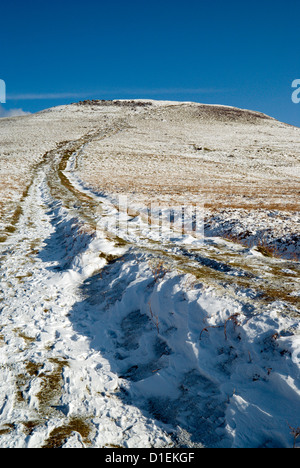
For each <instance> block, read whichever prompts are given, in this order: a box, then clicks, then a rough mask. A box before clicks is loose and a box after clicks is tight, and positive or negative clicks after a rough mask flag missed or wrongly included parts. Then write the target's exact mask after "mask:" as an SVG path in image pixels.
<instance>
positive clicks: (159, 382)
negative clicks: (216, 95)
mask: <svg viewBox="0 0 300 468" xmlns="http://www.w3.org/2000/svg"><path fill="white" fill-rule="evenodd" d="M201 109H202V110H201ZM186 114H188V115H189V118H188V117H187V116H185V119H183V115H186ZM195 114H196V116H195ZM166 117H167V118H168V119H171V120H170V121H167V128H166V126H165V127H164V124H165V123H166V122H164V120H167V119H166ZM197 119H198V120H197ZM156 120H157V123H156ZM173 124H174V127H173ZM189 125H190V130H189ZM226 127H228V128H226ZM172 128H173V130H172ZM180 128H181V132H182V133H181V134H179V133H180ZM233 129H234V132H236V133H235V135H236V136H234V132H233ZM139 132H140V133H139ZM197 132H198V133H197ZM299 132H300V130H299V129H294V128H292V127H288V126H285V125H284V124H281V123H278V122H276V121H274V120H272V119H269V118H267V117H266V116H264V115H261V114H257V113H252V112H249V111H240V110H237V109H232V108H221V107H214V106H205V108H203V107H202V106H199V105H196V104H192V103H185V104H179V103H162V102H158V103H157V102H153V101H152V102H151V103H149V104H147V103H146V102H144V101H138V102H134V103H132V102H129V103H128V102H126V101H125V102H118V103H103V102H101V103H98V102H96V103H85V104H80V105H78V104H74V105H72V106H67V107H61V108H56V109H51V110H49V111H47V112H43V113H40V114H37V115H35V116H26V117H22V118H20V119H12V120H10V119H9V120H7V119H5V120H2V121H0V135H2V137H1V138H3V139H2V140H1V142H3V144H1V145H0V148H1V152H2V154H4V153H5V154H4V156H5V157H4V158H2V159H1V161H0V177H3V180H5V179H7V176H6V175H5V174H6V173H5V171H6V170H7V171H8V173H9V174H10V175H11V176H14V177H15V178H16V180H19V181H20V184H13V185H12V186H11V187H10V188H7V187H6V186H4V185H2V191H3V197H4V196H5V197H6V199H9V200H10V204H9V206H8V207H7V205H3V213H4V216H3V217H2V219H1V221H2V238H1V243H0V266H1V278H0V308H1V314H0V381H1V386H0V446H1V447H27V448H30V447H34V448H37V447H61V446H63V447H67V448H68V447H148V448H150V447H172V446H173V447H174V446H177V447H178V446H180V447H186V446H189V447H203V446H204V447H290V446H292V445H293V443H294V440H293V435H292V434H291V432H292V428H295V429H296V428H297V427H298V426H299V424H300V422H299V419H300V381H299V369H300V362H299V359H300V338H299V271H300V265H299V262H297V261H296V256H297V255H298V254H299V250H297V249H299V247H298V246H299V244H298V242H299V238H298V237H297V232H298V231H297V230H298V229H299V227H298V224H297V223H298V222H299V212H297V210H296V208H295V203H296V202H297V197H296V196H295V197H294V198H293V200H292V201H291V197H292V190H291V189H290V187H292V185H294V186H295V187H296V186H297V183H298V179H297V177H298V175H297V172H296V169H295V171H294V174H293V176H292V177H291V175H290V173H291V172H292V171H290V169H292V168H297V164H298V163H299V147H297V141H299ZM183 133H185V137H183ZM267 133H269V134H268V135H267ZM200 134H202V137H201V138H203V139H204V138H206V140H205V142H204V143H205V145H206V144H207V145H208V144H209V145H211V144H212V141H215V145H216V146H215V147H214V148H211V149H214V151H210V152H209V151H205V150H200V149H199V148H198V146H200V144H203V141H204V140H202V139H201V141H200V139H198V138H200V137H199V135H200ZM270 134H271V135H270ZM176 135H177V137H178V138H177V139H176ZM191 135H194V137H193V139H192V140H191ZM245 135H246V136H245ZM249 135H250V136H251V138H254V135H256V136H257V141H258V142H260V138H263V140H264V144H266V143H265V142H266V141H268V145H269V148H273V150H271V149H270V151H268V158H269V159H268V160H267V159H266V154H265V153H264V154H263V156H262V157H260V156H259V157H258V156H257V159H258V163H257V164H258V165H259V167H257V168H256V169H255V166H253V165H252V162H249V171H250V172H251V177H254V172H253V171H254V170H256V172H255V174H257V175H258V174H259V173H260V171H261V170H262V168H264V173H263V174H262V177H263V179H264V180H268V181H269V182H268V183H270V186H271V181H272V180H273V183H274V184H275V182H274V181H278V180H279V172H278V171H279V170H278V171H277V169H276V167H277V166H278V165H279V164H281V162H282V161H283V159H282V158H283V155H285V159H284V161H285V163H286V169H287V170H286V172H284V171H282V174H286V176H284V175H283V176H282V177H283V178H284V177H285V179H284V180H285V184H286V187H287V191H286V192H285V193H284V192H282V194H281V197H280V200H281V204H282V202H284V201H285V197H286V200H287V202H288V203H289V207H287V208H288V209H284V207H283V206H280V211H279V210H278V207H277V208H276V209H275V208H274V206H273V207H271V206H269V207H267V206H263V205H261V206H260V205H258V206H259V207H260V209H259V210H258V211H254V207H253V206H248V207H247V203H246V204H244V205H243V204H242V206H240V201H239V200H240V199H239V197H240V195H241V193H240V191H239V190H241V188H239V190H237V191H235V192H234V194H233V195H234V196H233V198H232V200H233V201H234V203H233V205H234V206H233V207H230V200H229V198H228V196H227V195H226V196H225V198H224V199H223V200H221V206H219V207H218V210H215V211H213V212H211V211H210V210H208V209H205V216H206V218H205V220H204V221H205V223H204V227H205V233H206V237H205V238H204V239H203V238H201V235H199V236H196V235H191V234H192V233H186V234H184V235H182V233H178V232H177V231H176V230H175V231H174V232H173V231H172V232H171V233H170V232H169V230H166V229H165V226H164V225H163V226H161V227H160V226H159V225H158V226H157V225H155V223H152V222H151V223H149V213H147V209H146V208H145V205H147V206H148V204H149V201H152V200H155V201H156V202H157V201H159V202H162V201H163V202H164V203H166V202H168V201H171V203H172V204H173V206H177V207H178V206H180V203H183V202H186V203H187V204H191V203H192V202H193V203H199V204H201V202H200V201H199V200H198V199H197V196H198V195H197V193H198V192H197V190H200V189H201V190H202V191H203V187H200V188H199V187H197V190H196V189H195V190H193V186H194V185H193V184H194V183H195V180H196V179H193V174H194V172H195V173H196V175H197V174H198V176H199V174H200V172H201V171H200V172H197V171H199V169H196V168H195V167H196V166H193V164H192V163H191V162H190V163H189V164H188V163H187V162H186V161H187V160H189V161H192V162H194V161H195V160H196V161H198V159H199V158H202V159H201V160H202V164H203V167H204V166H205V167H206V168H207V170H208V168H209V171H210V174H213V173H214V171H215V175H216V179H217V180H219V181H221V179H222V170H221V169H220V170H219V171H218V170H217V166H218V164H221V163H222V164H223V160H224V158H226V157H228V155H227V151H229V150H228V148H229V146H230V145H233V146H235V147H236V148H237V154H238V156H237V157H238V160H239V163H238V164H236V166H234V167H232V166H231V172H232V177H233V180H239V177H240V175H241V168H242V167H243V168H244V169H243V170H245V171H246V170H247V167H248V166H247V164H248V163H247V152H246V150H245V145H246V143H245V142H244V140H245V139H247V138H248V140H249V139H250V136H249ZM262 135H263V136H262ZM185 138H186V139H185ZM234 138H235V140H234ZM160 139H161V141H159V140H160ZM297 139H298V140H297ZM233 140H234V141H233ZM248 140H247V141H248ZM4 142H5V144H4ZM31 142H32V147H31ZM185 144H186V150H184V149H183V146H184V145H185ZM191 144H195V145H196V147H195V148H194V147H193V149H192V150H191V148H190V145H191ZM247 144H248V143H247ZM258 144H261V143H258ZM151 145H152V146H151ZM272 145H273V146H272ZM274 145H278V148H280V149H278V153H276V151H274ZM239 146H240V147H241V151H240V153H238V148H239ZM203 147H204V146H203ZM205 147H206V146H205ZM215 148H218V150H217V151H216V150H215ZM31 149H32V152H31ZM133 149H134V151H133ZM199 152H200V154H201V157H200V156H199ZM150 153H151V154H152V155H153V158H154V159H153V158H152V159H151V158H150V156H149V155H150ZM171 153H172V157H171V156H170V155H171ZM208 153H209V155H208ZM147 155H148V156H147ZM297 158H298V159H297ZM197 164H200V163H199V161H198V162H197ZM282 164H283V163H282ZM174 165H175V167H174ZM176 165H177V166H176ZM189 167H192V170H191V171H190V172H189ZM222 167H223V168H224V165H223V166H222ZM5 168H6V169H5ZM157 168H161V172H160V171H158V169H157ZM142 170H145V174H144V179H142V178H141V177H142V175H141V171H142ZM178 170H179V172H180V181H179V182H178V183H177V181H176V177H175V175H176V171H178ZM164 171H165V172H164ZM154 174H155V175H156V178H155V180H153V176H154ZM177 174H178V172H177ZM189 174H190V176H189ZM287 174H289V175H287ZM226 177H229V173H228V175H226V173H224V180H226ZM151 178H152V180H153V186H152V187H150V185H149V184H150V181H151ZM168 180H169V185H168V186H167V185H166V181H168ZM30 181H31V183H30ZM184 183H186V191H184V190H181V191H178V186H179V185H182V184H184ZM280 183H281V182H280ZM176 184H177V185H176ZM289 184H290V185H289ZM213 185H214V184H211V186H210V188H209V190H208V191H207V194H208V196H209V197H211V200H213V199H214V193H215V192H214V190H216V194H217V193H221V192H220V191H219V192H218V190H219V188H218V190H217V189H216V188H215V187H213ZM215 185H218V184H215ZM241 186H242V185H241ZM133 187H134V190H135V191H136V193H135V195H134V196H133V191H134V190H133V189H132V188H133ZM259 187H261V188H262V187H263V183H262V184H261V185H260V184H258V185H257V190H258V189H259ZM280 187H281V185H280ZM282 187H283V185H282ZM25 189H26V190H25ZM119 193H123V194H124V193H127V194H128V196H129V195H130V196H129V198H128V200H129V202H130V203H129V204H130V206H129V210H128V212H126V211H120V210H119V207H118V204H117V196H118V194H119ZM276 193H277V195H278V192H276ZM277 195H276V196H277ZM253 196H254V195H253ZM185 197H186V198H185ZM259 197H260V195H259V196H257V198H256V199H255V200H256V201H255V203H258V202H259ZM146 199H147V203H145V200H146ZM158 199H159V200H158ZM219 201H220V200H218V202H219ZM248 202H249V200H248ZM252 205H253V204H252ZM215 208H217V207H215ZM285 208H286V207H285ZM145 210H146V211H145ZM289 210H292V211H289ZM264 230H265V231H266V235H268V236H269V242H270V243H272V242H273V241H274V239H275V241H276V242H277V245H279V247H280V246H281V247H282V248H279V247H278V250H277V252H276V255H274V251H271V250H270V249H269V250H268V249H267V246H266V244H260V245H257V244H258V237H260V238H261V236H259V233H260V231H264ZM247 232H248V234H247V235H243V234H245V233H247ZM221 235H226V236H225V238H224V237H221ZM230 236H231V238H229V237H230ZM289 236H290V238H289ZM291 236H293V237H291ZM233 240H234V241H235V242H233ZM279 240H280V241H279ZM236 241H238V242H236ZM250 241H252V242H253V245H252V244H251V245H249V244H250ZM247 242H248V245H247ZM291 256H292V257H293V258H292V259H291V258H289V257H291Z"/></svg>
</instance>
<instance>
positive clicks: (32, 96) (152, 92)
mask: <svg viewBox="0 0 300 468" xmlns="http://www.w3.org/2000/svg"><path fill="white" fill-rule="evenodd" d="M226 91H228V89H220V88H114V89H101V90H98V91H93V92H86V93H84V92H81V93H79V92H76V93H68V92H65V93H23V94H10V95H8V96H7V100H8V101H12V100H14V101H34V100H52V99H87V98H90V97H96V96H98V97H101V96H108V95H110V96H112V95H115V96H120V95H124V94H125V95H148V96H159V95H172V94H182V95H184V94H189V95H192V94H194V95H201V94H202V95H203V94H216V93H224V92H226Z"/></svg>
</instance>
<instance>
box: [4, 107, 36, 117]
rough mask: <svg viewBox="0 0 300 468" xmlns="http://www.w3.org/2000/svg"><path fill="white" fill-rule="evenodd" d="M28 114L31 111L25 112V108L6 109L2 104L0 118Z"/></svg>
mask: <svg viewBox="0 0 300 468" xmlns="http://www.w3.org/2000/svg"><path fill="white" fill-rule="evenodd" d="M28 114H30V112H25V111H23V109H4V107H2V106H0V119H3V118H5V117H20V116H22V115H28Z"/></svg>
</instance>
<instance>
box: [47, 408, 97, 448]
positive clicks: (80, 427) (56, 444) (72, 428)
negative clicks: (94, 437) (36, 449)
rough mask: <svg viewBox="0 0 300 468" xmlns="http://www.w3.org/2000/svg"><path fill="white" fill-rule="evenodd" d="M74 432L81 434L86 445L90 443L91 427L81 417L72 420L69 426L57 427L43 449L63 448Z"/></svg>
mask: <svg viewBox="0 0 300 468" xmlns="http://www.w3.org/2000/svg"><path fill="white" fill-rule="evenodd" d="M73 432H77V433H78V434H80V436H81V438H82V441H83V443H84V444H88V443H89V442H90V440H89V436H90V433H91V426H90V424H88V423H87V422H86V420H85V419H83V418H80V417H75V416H74V417H72V418H70V420H69V422H68V423H67V424H64V425H62V426H60V427H56V428H55V429H53V431H52V432H51V433H50V435H49V437H48V439H47V440H46V442H45V444H44V445H43V446H42V448H45V449H58V448H61V447H62V446H63V445H64V443H65V442H66V441H67V439H68V438H69V437H70V436H71V435H72V433H73Z"/></svg>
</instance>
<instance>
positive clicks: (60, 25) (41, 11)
mask: <svg viewBox="0 0 300 468" xmlns="http://www.w3.org/2000/svg"><path fill="white" fill-rule="evenodd" d="M0 17H1V26H0V54H1V61H0V79H3V80H5V82H6V87H7V103H6V104H3V105H2V111H3V109H4V110H5V111H6V112H7V111H8V110H9V109H16V108H18V109H23V110H24V111H29V112H35V111H38V110H40V109H44V108H47V107H51V106H55V105H60V104H67V103H70V102H74V101H78V100H81V99H88V98H93V99H114V98H151V99H168V100H181V101H182V100H184V101H196V102H202V103H211V104H224V105H230V106H237V107H242V108H247V109H253V110H258V111H261V112H264V113H266V114H269V115H271V116H273V117H275V118H278V119H279V120H282V121H285V122H287V123H290V124H293V125H297V126H299V127H300V104H293V103H292V100H291V95H292V91H293V90H292V88H291V84H292V82H293V80H295V79H300V1H299V0H285V1H279V0H260V1H257V0H252V1H251V2H250V1H248V0H244V1H242V0H239V1H235V0H233V1H225V0H215V1H209V0H197V1H196V0H185V1H177V0H172V1H171V0H160V1H158V0H149V1H148V2H146V1H141V0H140V1H137V0H123V1H121V0H110V1H102V0H98V1H95V0H85V1H82V0H80V1H79V0H72V1H70V0H60V1H57V0H52V1H51V2H48V1H47V0H43V1H41V0H39V1H37V0H22V1H21V0H10V2H8V1H6V2H1V6H0Z"/></svg>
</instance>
